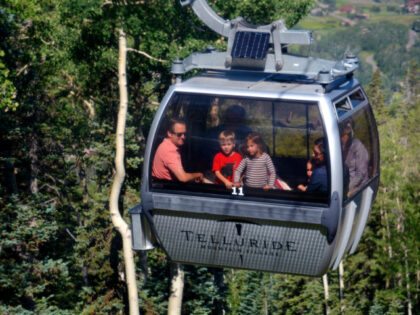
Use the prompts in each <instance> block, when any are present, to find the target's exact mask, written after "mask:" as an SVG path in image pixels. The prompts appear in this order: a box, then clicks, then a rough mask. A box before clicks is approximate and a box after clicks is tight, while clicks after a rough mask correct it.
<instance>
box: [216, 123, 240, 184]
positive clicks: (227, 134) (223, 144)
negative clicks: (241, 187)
mask: <svg viewBox="0 0 420 315" xmlns="http://www.w3.org/2000/svg"><path fill="white" fill-rule="evenodd" d="M219 145H220V150H221V152H219V153H217V154H216V156H215V157H214V160H213V168H212V171H213V172H214V173H215V175H216V184H219V185H220V184H224V185H225V186H226V188H227V189H232V185H233V183H232V182H233V174H234V171H235V170H236V168H237V167H238V166H239V164H240V163H241V160H242V156H241V155H240V154H239V153H238V152H235V133H234V132H233V131H232V130H224V131H222V132H221V133H220V135H219Z"/></svg>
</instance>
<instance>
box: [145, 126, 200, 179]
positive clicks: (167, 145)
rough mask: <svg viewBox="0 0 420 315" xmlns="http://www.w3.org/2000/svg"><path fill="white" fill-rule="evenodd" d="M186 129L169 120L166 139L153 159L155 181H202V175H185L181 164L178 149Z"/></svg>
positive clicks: (183, 139)
mask: <svg viewBox="0 0 420 315" xmlns="http://www.w3.org/2000/svg"><path fill="white" fill-rule="evenodd" d="M186 133H187V127H186V125H185V122H184V121H183V120H181V119H178V118H170V119H169V121H168V128H167V131H166V138H165V139H163V141H162V143H161V144H160V145H159V147H158V148H157V150H156V154H155V157H154V159H153V166H152V177H153V178H156V179H166V180H178V181H180V182H184V183H185V182H189V181H196V182H201V181H202V180H203V173H187V172H185V171H184V168H183V166H182V162H181V154H180V152H179V149H180V148H181V147H182V146H183V145H184V143H185V135H186Z"/></svg>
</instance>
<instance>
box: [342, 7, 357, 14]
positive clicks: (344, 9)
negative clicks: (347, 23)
mask: <svg viewBox="0 0 420 315" xmlns="http://www.w3.org/2000/svg"><path fill="white" fill-rule="evenodd" d="M338 10H339V11H340V13H349V14H354V13H356V9H355V7H354V6H353V5H342V6H340V8H339V9H338Z"/></svg>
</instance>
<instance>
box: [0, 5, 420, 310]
mask: <svg viewBox="0 0 420 315" xmlns="http://www.w3.org/2000/svg"><path fill="white" fill-rule="evenodd" d="M209 3H211V4H212V5H214V8H215V9H216V10H217V11H218V12H220V13H221V14H222V15H223V16H224V17H226V18H233V17H236V16H238V15H241V16H244V17H245V18H247V19H248V20H250V21H252V22H255V23H259V24H261V23H269V22H271V21H273V20H275V19H278V18H280V17H282V18H284V19H285V20H286V21H287V25H288V26H289V27H292V26H293V25H295V24H296V23H297V22H298V21H299V20H300V19H301V18H302V17H303V16H305V15H306V14H307V13H308V12H309V10H310V9H311V8H312V5H313V1H312V0H301V1H292V0H290V1H280V2H279V1H274V0H262V1H252V0H241V1H239V0H238V1H209ZM390 23H391V22H390ZM119 29H123V30H124V31H125V32H126V33H127V39H128V46H129V47H130V51H129V52H128V53H129V56H128V62H127V73H128V75H127V79H128V89H129V109H128V112H129V117H128V120H127V129H126V160H125V166H126V172H127V173H126V180H125V182H124V186H123V191H122V197H121V205H120V209H121V212H122V214H123V216H124V218H126V220H127V222H129V216H128V210H129V209H130V208H131V207H132V206H134V205H136V204H138V203H139V201H140V194H139V191H140V185H141V182H140V181H141V171H142V163H143V158H142V157H143V152H144V146H145V139H146V136H147V134H148V129H149V127H150V124H151V120H152V118H153V114H154V112H155V111H156V108H157V105H158V104H159V101H160V100H161V99H162V97H163V95H164V93H165V91H166V89H167V88H168V86H169V84H170V82H171V76H170V71H169V70H170V64H171V61H172V60H174V59H176V58H185V57H186V56H187V55H189V54H190V53H191V52H193V51H197V50H203V49H205V48H206V46H207V45H209V44H212V45H213V46H215V47H217V48H222V47H224V45H225V42H224V41H223V40H222V39H221V38H219V37H218V36H216V35H215V34H214V33H212V32H209V31H207V30H206V27H205V26H203V25H202V24H201V23H200V21H198V20H197V18H196V17H195V16H194V14H193V13H192V12H191V11H190V10H187V9H181V7H180V5H179V4H178V1H164V0H156V1H134V0H133V1H131V0H127V1H106V0H39V1H36V0H0V91H1V95H0V178H1V181H0V235H1V236H0V313H1V314H33V313H35V314H79V313H81V314H124V313H128V306H127V292H126V285H125V274H124V266H123V260H122V249H121V238H120V236H119V234H118V233H117V232H116V231H115V229H114V228H113V226H112V224H111V219H110V214H109V209H108V198H109V194H110V187H111V184H112V178H113V174H114V155H115V149H114V147H115V128H116V120H117V111H118V104H119V91H118V60H117V59H118V30H119ZM407 30H408V26H406V27H405V28H404V26H401V25H399V26H395V25H394V24H386V23H385V24H384V23H373V22H372V23H367V22H366V24H362V23H359V24H357V25H356V26H354V27H349V28H346V29H342V28H340V29H337V30H336V31H333V30H331V31H329V32H326V33H320V36H319V38H318V40H319V42H318V43H317V44H316V46H314V47H313V48H311V52H310V53H311V55H317V56H324V57H328V58H333V59H337V58H341V57H342V54H343V53H344V52H345V51H346V50H347V45H349V46H351V47H355V49H354V50H352V52H354V53H357V54H361V55H362V57H366V56H367V55H370V54H373V55H374V60H375V61H376V64H377V67H378V70H377V71H372V69H370V70H369V69H367V68H368V67H370V66H369V65H368V64H366V63H365V62H364V58H361V59H362V67H361V68H362V69H361V70H362V72H361V73H357V74H356V75H361V78H362V81H363V82H364V83H365V88H367V93H368V95H369V97H370V99H371V103H372V104H373V107H374V111H375V115H376V118H377V121H378V124H379V133H380V140H381V185H380V191H379V193H378V196H377V199H376V202H375V204H374V207H373V209H372V212H371V215H370V218H369V222H368V227H367V228H366V230H365V232H364V235H363V237H362V240H361V243H360V245H359V247H358V250H357V252H356V254H354V255H352V256H349V257H347V258H346V259H345V260H344V263H343V267H344V278H343V281H344V282H343V283H344V290H343V289H341V290H340V287H339V280H340V279H339V278H338V273H337V271H331V272H329V273H328V274H327V281H328V291H327V292H328V299H326V295H325V292H324V289H325V283H323V281H322V279H321V278H307V277H298V276H290V275H279V274H269V273H261V272H254V271H239V270H231V269H226V270H219V269H212V268H205V267H194V266H185V288H184V296H183V306H182V311H183V313H184V314H221V313H223V312H224V313H225V314H283V313H284V314H320V313H323V312H326V311H327V310H328V312H329V314H338V313H340V312H341V313H343V314H350V313H354V314H407V313H409V312H410V311H411V314H415V313H416V312H418V311H419V310H420V304H419V296H418V295H419V282H420V261H419V260H420V255H419V244H420V242H419V241H420V229H419V228H418V225H419V222H420V206H419V205H420V193H419V192H420V164H419V162H418V157H419V156H420V146H419V138H420V127H419V126H420V97H419V96H420V67H419V56H420V46H419V45H420V44H419V41H417V42H415V43H414V46H413V47H411V48H410V49H409V50H407V49H406V46H405V42H406V41H407V40H408V38H406V37H405V36H406V34H407ZM331 45H333V46H331ZM305 53H308V52H307V51H305ZM363 54H365V55H363ZM359 57H360V56H359ZM135 259H136V268H137V269H136V271H137V285H138V289H139V303H140V307H141V312H142V313H144V314H165V313H166V311H167V305H168V296H169V290H170V288H169V285H170V274H171V272H170V262H169V261H168V259H167V257H166V256H165V254H164V253H163V252H162V251H161V250H159V249H155V250H152V251H149V252H147V254H146V253H136V255H135Z"/></svg>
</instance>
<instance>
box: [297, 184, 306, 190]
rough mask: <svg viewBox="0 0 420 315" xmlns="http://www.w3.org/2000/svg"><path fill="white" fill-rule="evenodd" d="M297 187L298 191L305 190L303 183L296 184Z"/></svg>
mask: <svg viewBox="0 0 420 315" xmlns="http://www.w3.org/2000/svg"><path fill="white" fill-rule="evenodd" d="M297 189H298V190H300V191H306V186H304V185H298V186H297Z"/></svg>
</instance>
